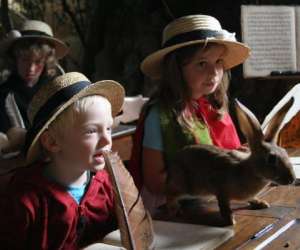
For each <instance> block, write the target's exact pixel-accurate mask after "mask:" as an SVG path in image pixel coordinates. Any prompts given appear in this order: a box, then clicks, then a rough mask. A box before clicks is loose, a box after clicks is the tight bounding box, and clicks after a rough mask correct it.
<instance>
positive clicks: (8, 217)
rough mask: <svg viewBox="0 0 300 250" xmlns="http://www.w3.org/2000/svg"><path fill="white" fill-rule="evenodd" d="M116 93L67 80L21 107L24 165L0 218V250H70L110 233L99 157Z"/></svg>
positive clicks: (107, 189) (120, 96)
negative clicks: (27, 124)
mask: <svg viewBox="0 0 300 250" xmlns="http://www.w3.org/2000/svg"><path fill="white" fill-rule="evenodd" d="M123 100H124V89H123V88H122V87H121V85H120V84H118V83H116V82H113V81H101V82H96V83H94V84H91V83H90V82H89V80H88V79H87V78H86V77H85V76H84V75H82V74H80V73H77V72H72V73H67V74H65V75H62V76H59V77H57V78H55V79H54V80H53V81H52V82H51V83H49V84H45V85H43V86H42V87H41V88H40V89H39V91H38V92H37V93H36V94H35V96H34V97H33V99H32V102H31V103H30V105H29V110H28V117H29V119H30V121H31V124H32V126H31V128H30V130H29V131H28V134H27V143H26V157H27V161H28V163H30V164H31V165H30V166H29V167H25V168H22V169H19V170H17V173H16V174H15V176H14V178H13V179H12V183H11V184H10V185H9V187H8V190H7V198H6V199H5V200H4V202H3V204H2V205H1V211H0V221H1V224H2V225H1V227H0V245H1V249H78V248H80V247H83V246H85V245H87V244H90V243H92V242H94V241H96V240H99V239H101V237H103V236H104V235H106V234H107V233H109V232H110V231H112V230H114V229H116V219H115V214H114V198H113V190H112V185H111V183H110V180H109V176H108V174H107V172H106V171H105V170H103V167H104V164H105V162H104V158H103V156H102V152H103V151H104V150H110V149H111V144H112V139H111V127H112V124H113V117H114V116H115V115H116V114H117V113H118V112H119V111H120V109H121V107H122V104H123Z"/></svg>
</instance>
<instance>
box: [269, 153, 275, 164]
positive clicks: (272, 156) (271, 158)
mask: <svg viewBox="0 0 300 250" xmlns="http://www.w3.org/2000/svg"><path fill="white" fill-rule="evenodd" d="M267 163H268V164H270V165H276V163H277V157H276V155H274V154H269V155H268V156H267Z"/></svg>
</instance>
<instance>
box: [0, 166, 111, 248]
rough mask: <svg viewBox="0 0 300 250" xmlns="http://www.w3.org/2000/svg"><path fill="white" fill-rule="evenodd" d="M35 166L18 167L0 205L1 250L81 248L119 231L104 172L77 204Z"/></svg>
mask: <svg viewBox="0 0 300 250" xmlns="http://www.w3.org/2000/svg"><path fill="white" fill-rule="evenodd" d="M42 171H43V167H42V166H41V165H36V166H33V167H27V168H23V169H20V170H18V171H17V173H16V175H15V176H14V178H13V179H12V183H11V184H9V185H8V186H7V187H8V190H7V192H6V194H7V195H6V196H5V197H1V203H0V223H1V226H0V248H1V249H3V250H4V249H9V250H14V249H30V250H34V249H39V250H41V249H55V250H57V249H68V250H72V249H78V248H79V247H81V246H83V245H86V244H90V243H92V242H94V241H95V240H99V239H101V238H102V237H103V236H105V235H106V234H107V233H109V232H111V231H112V230H115V229H116V220H115V218H116V217H115V214H114V198H113V190H112V186H111V183H110V180H109V176H108V174H107V172H106V171H105V170H102V171H98V172H97V173H96V175H95V176H93V177H92V179H91V182H90V184H89V186H88V187H87V190H86V193H85V195H84V197H83V199H82V201H81V202H80V204H77V203H76V201H75V200H74V199H73V198H72V196H71V195H70V194H69V193H68V192H67V191H65V189H64V188H63V187H61V186H60V185H58V184H56V183H53V182H50V181H49V180H48V179H46V178H45V177H44V176H43V173H42Z"/></svg>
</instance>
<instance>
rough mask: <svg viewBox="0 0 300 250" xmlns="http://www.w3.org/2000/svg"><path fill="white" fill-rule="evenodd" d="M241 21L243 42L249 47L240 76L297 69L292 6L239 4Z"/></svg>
mask: <svg viewBox="0 0 300 250" xmlns="http://www.w3.org/2000/svg"><path fill="white" fill-rule="evenodd" d="M241 22H242V38H243V42H245V43H246V44H247V45H248V46H249V47H250V48H251V55H250V57H249V58H248V59H247V60H246V62H245V63H244V77H264V76H269V75H270V73H271V72H272V71H290V70H294V71H295V70H297V59H296V53H295V51H296V34H295V8H294V7H292V6H270V5H242V8H241Z"/></svg>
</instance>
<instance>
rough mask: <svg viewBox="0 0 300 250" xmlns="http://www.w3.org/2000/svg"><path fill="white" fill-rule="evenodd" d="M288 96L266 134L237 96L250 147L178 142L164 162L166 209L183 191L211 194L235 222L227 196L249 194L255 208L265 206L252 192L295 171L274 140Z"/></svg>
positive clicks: (240, 197) (175, 204) (173, 209)
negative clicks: (171, 157) (166, 164)
mask: <svg viewBox="0 0 300 250" xmlns="http://www.w3.org/2000/svg"><path fill="white" fill-rule="evenodd" d="M292 103H293V99H291V100H290V101H289V102H288V103H287V104H286V105H285V106H283V107H282V108H281V110H280V111H279V112H278V113H277V115H275V117H274V118H273V119H272V120H271V122H270V124H269V126H268V130H267V131H266V133H265V135H264V134H263V132H262V129H261V126H260V124H259V122H258V120H257V119H256V117H255V116H254V114H253V113H252V112H251V111H250V110H249V109H247V108H246V107H245V106H244V105H242V104H241V103H240V102H238V101H237V100H236V101H235V107H236V112H237V117H238V120H239V124H240V128H241V130H242V132H243V134H244V135H245V137H246V138H247V142H248V144H249V147H250V152H248V153H245V152H240V151H237V150H225V149H221V148H218V147H216V146H213V145H191V146H187V147H185V148H183V149H182V150H181V151H179V152H178V154H177V155H176V157H175V160H174V163H173V164H172V165H171V166H170V167H169V168H168V177H167V185H166V195H167V209H168V212H169V213H171V214H174V213H175V212H177V210H178V209H179V204H178V198H180V196H183V195H187V194H188V195H192V196H199V195H200V196H201V195H216V198H217V200H218V205H219V208H220V213H221V216H222V217H223V218H224V220H225V223H226V224H230V225H232V224H234V219H233V215H232V210H231V208H230V200H246V199H251V201H250V204H251V205H253V207H255V208H266V207H269V205H268V203H267V202H265V201H262V200H258V199H256V198H255V195H256V194H257V193H258V192H259V191H260V190H261V189H262V188H263V187H265V186H266V185H267V184H269V183H270V182H271V181H272V182H275V183H278V184H281V185H287V184H291V183H293V182H294V180H295V174H294V171H293V168H292V165H291V163H290V160H289V157H288V155H287V153H286V151H285V149H283V148H281V147H279V146H277V145H276V142H275V141H276V136H277V133H278V129H279V126H280V124H281V122H282V120H283V118H284V116H285V114H286V113H287V111H288V110H289V108H290V107H291V105H292Z"/></svg>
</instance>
